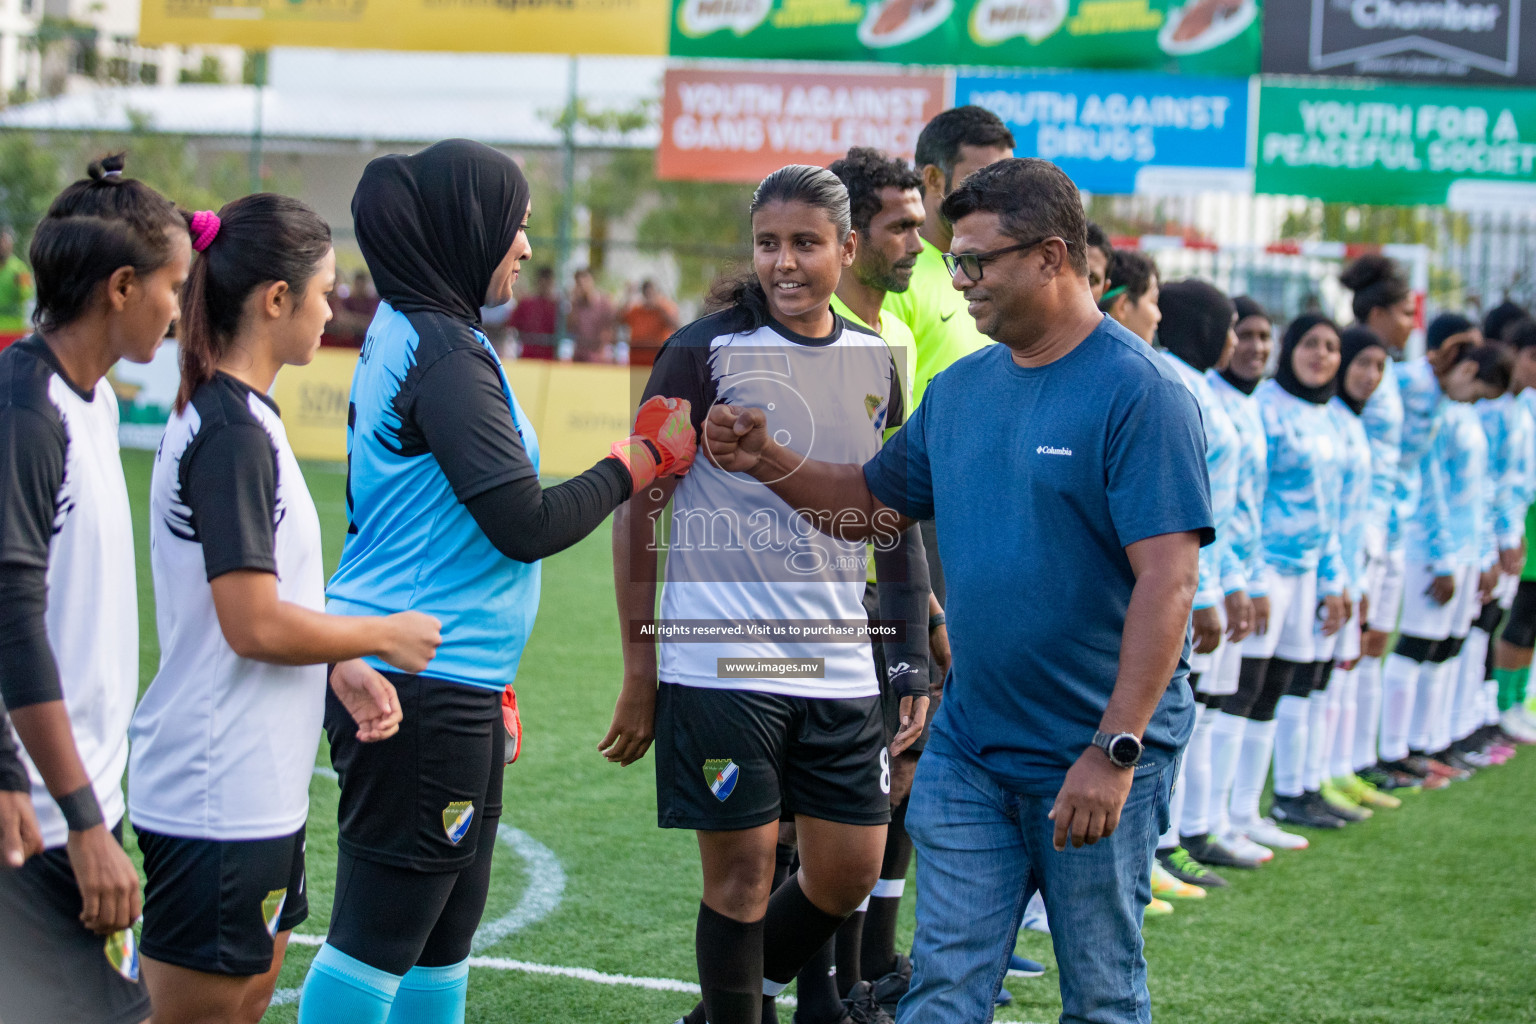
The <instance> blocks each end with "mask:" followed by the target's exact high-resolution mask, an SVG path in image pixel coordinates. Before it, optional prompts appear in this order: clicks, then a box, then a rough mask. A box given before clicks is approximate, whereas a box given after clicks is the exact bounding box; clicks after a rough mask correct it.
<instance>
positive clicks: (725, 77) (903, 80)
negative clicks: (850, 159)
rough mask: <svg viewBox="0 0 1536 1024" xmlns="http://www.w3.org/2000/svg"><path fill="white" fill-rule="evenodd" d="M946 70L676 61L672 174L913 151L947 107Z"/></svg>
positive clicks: (666, 100)
mask: <svg viewBox="0 0 1536 1024" xmlns="http://www.w3.org/2000/svg"><path fill="white" fill-rule="evenodd" d="M945 84H946V83H945V79H944V77H943V76H941V75H932V74H920V75H907V74H891V73H882V72H878V71H871V72H864V73H842V74H817V73H810V74H807V73H803V72H785V71H775V70H766V69H764V70H722V69H718V68H709V67H698V68H671V69H669V70H668V71H667V74H666V80H665V87H664V91H663V96H662V108H661V120H662V134H661V146H660V148H659V149H658V151H657V158H656V159H657V170H658V173H659V174H660V175H661V177H663V178H669V179H692V180H708V181H741V182H757V181H759V180H761V179H762V178H763V177H764V176H765V175H767V174H768V173H769V172H770V171H773V170H776V169H777V168H780V167H783V166H784V165H785V164H816V165H820V166H825V165H827V164H829V163H831V162H832V161H833V160H836V159H837V158H838V157H840V156H842V155H843V154H845V153H846V152H848V150H849V148H850V147H852V146H871V147H873V148H875V149H879V150H882V151H884V152H886V153H890V154H892V155H893V156H901V157H907V158H910V157H911V156H912V152H913V150H914V149H915V148H916V146H917V135H918V132H920V131H922V128H923V125H924V124H926V123H927V122H928V121H929V120H930V119H931V118H932V117H933V116H934V115H936V114H938V113H939V111H941V110H943V109H944V107H945V105H946V104H945V100H946V98H947V91H946V89H945Z"/></svg>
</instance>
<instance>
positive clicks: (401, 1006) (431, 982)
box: [389, 960, 469, 1024]
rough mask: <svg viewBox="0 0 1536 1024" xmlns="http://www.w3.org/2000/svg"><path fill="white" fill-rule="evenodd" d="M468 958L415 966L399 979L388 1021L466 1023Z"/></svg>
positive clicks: (409, 1023) (398, 1023)
mask: <svg viewBox="0 0 1536 1024" xmlns="http://www.w3.org/2000/svg"><path fill="white" fill-rule="evenodd" d="M468 995H469V961H468V960H461V961H459V962H458V963H456V964H449V965H447V966H446V967H412V968H411V969H410V970H409V971H407V972H406V974H405V977H404V978H401V979H400V990H399V991H398V992H396V993H395V1005H394V1008H393V1009H391V1010H390V1011H389V1024H464V1001H465V998H466V997H467V996H468Z"/></svg>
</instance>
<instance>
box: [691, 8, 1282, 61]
mask: <svg viewBox="0 0 1536 1024" xmlns="http://www.w3.org/2000/svg"><path fill="white" fill-rule="evenodd" d="M672 4H673V6H672V23H671V43H670V51H669V52H670V53H671V54H672V55H673V56H675V57H740V58H756V59H768V60H778V59H786V60H851V61H890V62H895V63H906V64H930V65H933V64H963V65H972V66H982V67H985V66H994V67H1057V68H1148V69H1158V70H1169V71H1174V70H1177V71H1184V72H1193V73H1196V74H1209V75H1248V74H1252V73H1253V72H1254V71H1255V70H1257V68H1258V65H1259V11H1260V5H1259V0H870V2H859V0H672Z"/></svg>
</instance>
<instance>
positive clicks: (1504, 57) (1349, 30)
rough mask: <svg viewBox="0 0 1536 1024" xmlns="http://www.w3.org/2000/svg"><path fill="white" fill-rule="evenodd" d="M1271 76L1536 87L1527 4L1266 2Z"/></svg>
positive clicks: (1475, 0) (1535, 31) (1532, 23)
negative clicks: (1523, 13) (1523, 10)
mask: <svg viewBox="0 0 1536 1024" xmlns="http://www.w3.org/2000/svg"><path fill="white" fill-rule="evenodd" d="M1263 69H1264V71H1265V72H1266V73H1274V74H1290V75H1340V76H1355V75H1361V76H1368V77H1373V78H1401V79H1409V80H1413V81H1419V82H1453V83H1458V84H1473V83H1489V84H1500V85H1511V84H1520V85H1531V84H1533V83H1536V18H1526V19H1524V21H1522V20H1521V18H1520V0H1265V4H1264V58H1263Z"/></svg>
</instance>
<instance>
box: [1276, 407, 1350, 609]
mask: <svg viewBox="0 0 1536 1024" xmlns="http://www.w3.org/2000/svg"><path fill="white" fill-rule="evenodd" d="M1254 398H1255V399H1256V400H1257V401H1258V404H1259V413H1260V415H1261V416H1262V418H1263V422H1264V437H1265V440H1266V443H1267V450H1266V451H1267V460H1266V461H1267V465H1268V466H1269V487H1268V488H1267V489H1266V490H1265V492H1264V519H1263V526H1262V529H1263V532H1264V560H1265V561H1266V562H1268V563H1269V565H1270V566H1271V567H1272V568H1274V569H1275V570H1276V571H1278V572H1281V573H1284V574H1286V575H1290V576H1299V575H1302V574H1303V573H1308V572H1311V571H1312V570H1314V569H1315V570H1317V578H1318V593H1319V594H1320V595H1324V596H1333V595H1336V594H1342V593H1343V592H1344V587H1345V572H1344V567H1343V564H1342V560H1341V551H1340V546H1339V531H1338V522H1337V516H1338V495H1339V493H1340V490H1341V483H1340V476H1341V471H1342V461H1343V457H1344V452H1343V445H1342V444H1341V443H1340V441H1339V435H1338V431H1337V430H1336V428H1335V427H1334V425H1333V420H1332V417H1331V416H1330V415H1329V413H1328V407H1327V406H1326V405H1317V404H1315V403H1313V402H1307V401H1303V400H1302V399H1300V398H1297V397H1296V396H1294V395H1292V394H1290V393H1289V392H1287V391H1286V390H1285V389H1284V388H1282V387H1281V386H1280V385H1279V384H1277V383H1275V382H1274V381H1272V380H1267V381H1265V382H1264V383H1263V384H1260V385H1259V387H1258V390H1257V391H1255V392H1254Z"/></svg>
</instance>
